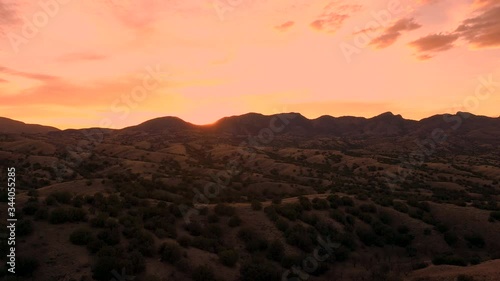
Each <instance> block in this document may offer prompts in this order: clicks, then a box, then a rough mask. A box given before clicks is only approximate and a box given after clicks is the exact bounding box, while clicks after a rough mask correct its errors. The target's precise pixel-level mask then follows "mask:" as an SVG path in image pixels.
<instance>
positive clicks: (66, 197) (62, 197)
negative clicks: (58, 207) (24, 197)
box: [48, 191, 73, 204]
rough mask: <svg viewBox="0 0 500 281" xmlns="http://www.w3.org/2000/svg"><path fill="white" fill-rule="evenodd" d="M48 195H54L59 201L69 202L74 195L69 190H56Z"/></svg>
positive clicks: (62, 202)
mask: <svg viewBox="0 0 500 281" xmlns="http://www.w3.org/2000/svg"><path fill="white" fill-rule="evenodd" d="M48 197H53V198H54V199H55V200H56V201H57V202H58V203H61V204H69V203H71V198H73V195H71V193H70V192H68V191H54V192H52V193H50V194H49V196H48Z"/></svg>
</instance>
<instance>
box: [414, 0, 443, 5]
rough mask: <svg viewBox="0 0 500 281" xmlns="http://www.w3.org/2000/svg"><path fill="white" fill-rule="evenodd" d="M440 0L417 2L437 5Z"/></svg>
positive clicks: (420, 0)
mask: <svg viewBox="0 0 500 281" xmlns="http://www.w3.org/2000/svg"><path fill="white" fill-rule="evenodd" d="M439 1H440V0H418V1H417V2H418V3H419V4H422V5H428V4H435V3H437V2H439Z"/></svg>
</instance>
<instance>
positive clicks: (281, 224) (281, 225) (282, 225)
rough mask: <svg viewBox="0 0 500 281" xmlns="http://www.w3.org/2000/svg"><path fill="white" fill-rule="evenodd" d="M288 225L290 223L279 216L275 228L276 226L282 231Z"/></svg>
mask: <svg viewBox="0 0 500 281" xmlns="http://www.w3.org/2000/svg"><path fill="white" fill-rule="evenodd" d="M289 227H290V225H289V223H288V222H287V221H286V220H285V219H282V218H279V219H278V220H277V221H276V228H278V229H279V230H280V231H282V232H285V231H286V230H287V229H288V228H289Z"/></svg>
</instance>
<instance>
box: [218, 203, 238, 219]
mask: <svg viewBox="0 0 500 281" xmlns="http://www.w3.org/2000/svg"><path fill="white" fill-rule="evenodd" d="M214 211H215V213H216V214H217V215H219V216H227V217H230V216H233V215H234V214H235V212H236V210H235V209H234V207H231V206H229V205H226V204H220V203H219V204H217V205H216V206H215V208H214Z"/></svg>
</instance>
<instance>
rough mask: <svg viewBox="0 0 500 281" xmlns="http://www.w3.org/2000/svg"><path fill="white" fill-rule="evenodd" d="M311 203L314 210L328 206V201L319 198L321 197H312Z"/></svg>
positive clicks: (324, 208)
mask: <svg viewBox="0 0 500 281" xmlns="http://www.w3.org/2000/svg"><path fill="white" fill-rule="evenodd" d="M312 205H313V208H314V209H316V210H326V209H328V208H330V204H328V201H327V200H326V199H321V198H314V199H313V200H312Z"/></svg>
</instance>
